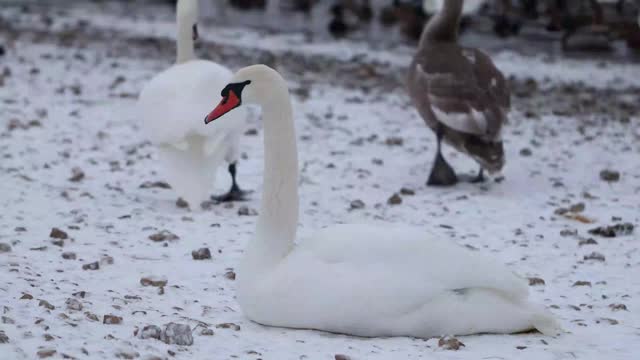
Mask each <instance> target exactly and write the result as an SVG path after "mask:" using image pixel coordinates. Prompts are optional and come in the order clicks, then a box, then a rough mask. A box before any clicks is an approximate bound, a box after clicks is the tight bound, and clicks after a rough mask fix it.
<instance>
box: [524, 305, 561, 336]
mask: <svg viewBox="0 0 640 360" xmlns="http://www.w3.org/2000/svg"><path fill="white" fill-rule="evenodd" d="M531 322H532V324H533V326H534V327H535V328H536V330H538V331H540V332H541V333H542V334H543V335H547V336H557V335H560V334H562V333H563V332H564V330H563V329H562V326H560V323H559V322H558V320H557V319H556V317H555V316H554V315H553V314H552V313H551V312H550V311H548V310H547V309H542V308H540V307H536V308H535V309H534V314H533V317H532V318H531Z"/></svg>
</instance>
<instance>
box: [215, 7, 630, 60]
mask: <svg viewBox="0 0 640 360" xmlns="http://www.w3.org/2000/svg"><path fill="white" fill-rule="evenodd" d="M320 1H322V0H229V1H228V2H229V4H230V5H231V6H233V7H235V8H238V9H242V10H260V9H264V8H265V7H266V6H267V5H268V4H267V2H269V3H270V2H277V3H278V4H277V5H278V7H280V8H282V9H286V10H288V11H298V12H304V13H310V12H311V10H312V8H313V7H314V6H315V5H317V4H318V3H319V2H320ZM331 1H333V5H332V6H331V8H330V12H331V17H332V18H331V20H330V21H329V23H328V25H327V27H328V31H329V32H330V33H331V34H333V35H334V36H335V37H344V36H346V35H348V34H349V33H350V32H352V31H355V30H357V29H359V28H361V27H362V26H363V25H366V24H368V23H370V22H371V21H374V20H378V21H379V22H380V23H381V24H382V25H384V26H389V27H391V26H396V25H397V26H399V27H400V29H401V31H402V32H403V33H404V34H405V35H406V36H407V37H409V38H410V39H414V40H417V39H418V38H419V37H420V34H421V33H422V28H423V26H424V24H425V23H426V22H427V21H428V19H429V18H430V17H431V16H432V15H433V14H435V13H436V12H437V11H438V9H439V8H440V7H441V6H442V3H443V2H444V1H446V0H428V1H421V0H389V1H388V2H389V4H388V5H387V6H384V7H383V8H382V9H380V11H378V12H377V13H376V10H375V9H374V7H373V6H372V4H371V1H370V0H331ZM639 8H640V3H638V2H637V1H635V2H634V0H572V1H569V0H468V1H467V2H466V3H465V6H464V10H463V17H462V20H461V24H460V26H461V29H462V31H464V30H465V29H466V28H467V26H468V25H469V24H470V23H472V22H473V20H474V17H473V15H475V14H478V13H479V14H483V15H486V16H488V17H490V18H491V19H492V21H493V31H494V32H495V34H496V35H497V36H499V37H502V38H506V37H511V36H516V35H518V34H519V33H520V30H521V28H522V27H523V26H528V25H530V24H532V23H534V24H536V26H537V25H541V26H543V27H544V28H545V29H546V30H547V31H550V32H560V33H562V36H561V44H562V47H563V49H565V50H571V49H572V47H571V46H569V40H570V39H571V38H572V37H573V36H574V35H584V36H586V37H591V38H592V39H595V41H593V43H595V44H594V45H591V46H589V45H586V46H584V47H585V48H587V49H588V50H601V49H608V48H609V46H607V45H608V43H609V42H610V41H611V40H615V39H621V40H624V41H626V43H627V45H628V46H629V47H630V48H633V49H640V26H639V24H638V22H639V21H638V20H640V19H638V20H637V17H638V12H639Z"/></svg>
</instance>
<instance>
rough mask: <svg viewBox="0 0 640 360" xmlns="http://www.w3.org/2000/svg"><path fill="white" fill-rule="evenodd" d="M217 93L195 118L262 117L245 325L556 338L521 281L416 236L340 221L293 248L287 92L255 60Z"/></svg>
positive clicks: (417, 232) (294, 199)
mask: <svg viewBox="0 0 640 360" xmlns="http://www.w3.org/2000/svg"><path fill="white" fill-rule="evenodd" d="M222 95H223V100H222V102H221V103H220V105H218V107H217V108H215V109H214V110H213V111H212V112H211V113H210V114H209V115H207V117H206V118H205V123H209V122H212V121H214V120H216V119H218V118H219V117H221V116H223V115H224V114H225V113H227V112H229V111H231V110H232V109H234V108H236V107H238V106H240V104H244V103H255V104H258V105H260V106H261V107H262V110H263V118H264V147H265V154H264V156H265V160H264V191H263V195H262V207H261V211H260V217H259V220H258V224H257V229H256V233H255V236H254V238H253V239H252V240H251V241H250V242H249V244H248V246H247V248H246V252H245V256H244V259H243V261H242V263H241V265H240V266H239V267H238V271H237V276H238V278H237V286H238V293H237V299H238V301H239V303H240V306H241V307H242V310H243V311H244V313H245V314H246V316H247V317H249V318H250V319H251V320H253V321H256V322H258V323H261V324H265V325H272V326H282V327H290V328H303V329H318V330H326V331H330V332H337V333H343V334H351V335H359V336H414V337H421V338H429V337H433V336H438V335H443V334H455V335H463V334H472V333H483V332H490V333H512V332H519V331H524V330H528V329H532V328H536V329H538V330H540V331H542V332H544V333H545V334H555V333H556V332H557V330H558V329H559V327H558V325H557V324H556V322H555V320H554V318H553V317H552V315H551V314H550V313H548V312H547V311H546V310H544V309H542V308H541V307H538V306H536V305H534V304H531V303H530V302H529V301H528V300H527V292H528V288H527V285H526V284H525V283H524V281H523V280H522V279H521V278H519V277H517V276H515V275H514V274H513V273H512V272H511V271H509V269H507V268H506V267H505V266H503V265H500V264H498V263H496V262H495V261H494V260H492V259H489V258H487V257H484V256H482V255H480V254H479V253H474V252H470V251H468V250H466V249H464V248H462V247H459V246H457V245H455V244H453V243H452V242H451V241H449V240H442V239H438V238H437V237H436V236H435V235H433V234H430V233H429V232H428V231H427V230H426V229H420V228H400V227H399V228H394V227H390V226H365V225H340V226H335V227H331V228H327V229H323V230H320V231H319V232H317V233H316V234H315V235H314V236H312V237H310V238H307V239H304V240H303V241H302V242H301V243H300V244H299V245H297V246H296V245H294V240H295V238H296V226H297V223H298V160H297V149H296V136H295V129H294V122H293V116H292V109H291V103H290V99H289V94H288V89H287V85H286V83H285V81H284V79H283V78H282V77H281V76H280V75H279V74H278V73H277V72H276V71H275V70H273V69H271V68H269V67H267V66H264V65H254V66H250V67H247V68H244V69H241V70H240V71H238V72H237V73H236V74H235V75H234V77H233V79H232V80H231V83H230V84H229V85H227V86H226V87H225V88H224V90H223V91H222Z"/></svg>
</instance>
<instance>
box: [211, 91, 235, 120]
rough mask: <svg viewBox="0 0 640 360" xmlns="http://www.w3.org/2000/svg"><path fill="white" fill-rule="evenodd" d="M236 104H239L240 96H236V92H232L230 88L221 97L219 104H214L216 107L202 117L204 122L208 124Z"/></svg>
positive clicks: (233, 107)
mask: <svg viewBox="0 0 640 360" xmlns="http://www.w3.org/2000/svg"><path fill="white" fill-rule="evenodd" d="M238 106H240V98H239V97H238V96H236V93H235V92H233V90H230V91H229V93H228V95H227V96H224V97H222V101H220V104H218V106H216V108H215V109H213V111H212V112H210V113H209V115H207V116H206V117H205V118H204V123H205V124H208V123H210V122H212V121H213V120H216V119H217V118H219V117H221V116H222V115H224V114H226V113H228V112H229V111H231V110H233V109H235V108H237V107H238Z"/></svg>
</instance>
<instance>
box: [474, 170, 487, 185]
mask: <svg viewBox="0 0 640 360" xmlns="http://www.w3.org/2000/svg"><path fill="white" fill-rule="evenodd" d="M485 180H486V178H485V177H484V169H483V168H482V167H480V171H478V175H477V176H476V177H475V178H473V180H471V182H472V183H474V184H477V183H483V182H484V181H485Z"/></svg>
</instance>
